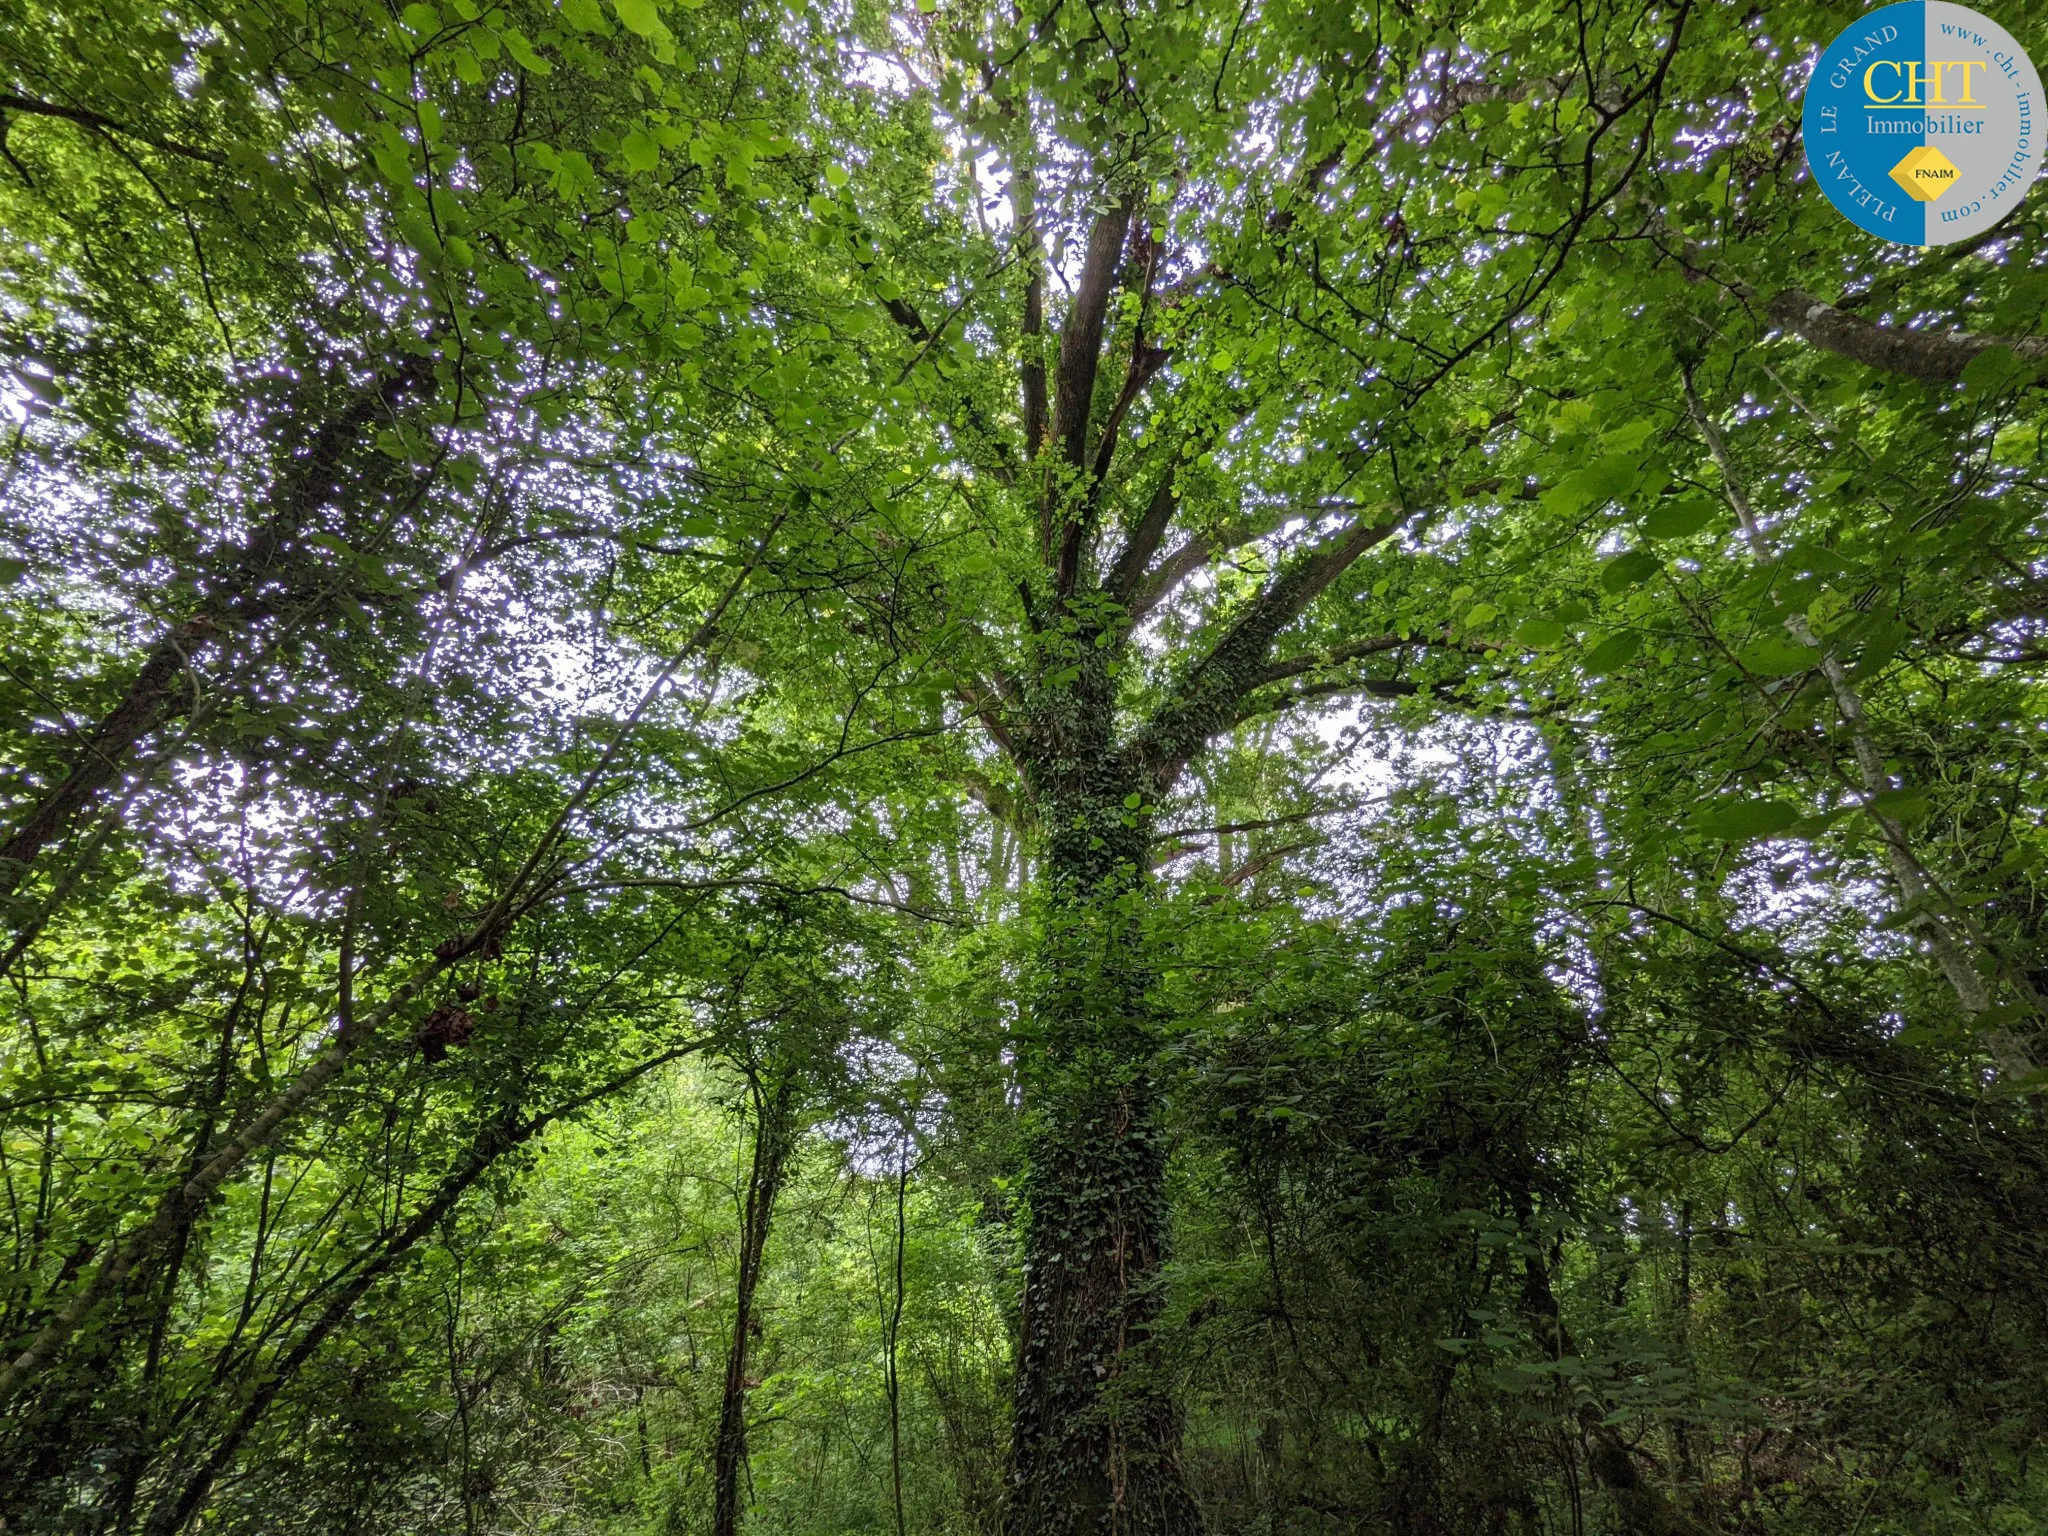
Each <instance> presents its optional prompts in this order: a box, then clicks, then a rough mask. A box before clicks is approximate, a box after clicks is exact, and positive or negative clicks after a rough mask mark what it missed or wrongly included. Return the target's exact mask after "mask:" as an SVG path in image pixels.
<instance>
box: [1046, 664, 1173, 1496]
mask: <svg viewBox="0 0 2048 1536" xmlns="http://www.w3.org/2000/svg"><path fill="white" fill-rule="evenodd" d="M1084 691H1085V690H1084ZM1077 702H1078V703H1079V705H1080V707H1081V708H1082V709H1083V710H1084V711H1087V704H1086V700H1085V699H1083V700H1080V701H1077ZM1087 713H1089V714H1094V713H1095V712H1094V711H1087ZM1099 718H1101V719H1102V721H1103V735H1104V736H1105V737H1106V735H1107V725H1106V719H1107V712H1106V710H1105V711H1103V712H1102V715H1101V716H1100V717H1099ZM1040 739H1041V740H1043V739H1044V735H1043V733H1041V736H1040ZM1038 776H1039V778H1040V781H1041V782H1040V786H1039V789H1040V793H1039V797H1038V798H1039V804H1040V809H1041V826H1042V827H1043V828H1044V829H1045V830H1044V846H1043V861H1042V868H1043V869H1044V871H1045V873H1044V876H1043V879H1042V884H1041V889H1040V892H1039V898H1038V899H1039V902H1040V908H1041V910H1040V915H1039V921H1040V924H1041V932H1040V935H1039V940H1038V950H1039V953H1038V958H1037V969H1038V976H1037V978H1036V987H1035V995H1034V997H1033V999H1032V1007H1031V1010H1030V1022H1029V1026H1028V1028H1027V1031H1026V1033H1025V1038H1023V1039H1022V1040H1020V1042H1019V1051H1018V1065H1019V1070H1020V1074H1021V1076H1022V1078H1023V1082H1024V1092H1025V1113H1026V1118H1027V1128H1028V1129H1027V1136H1028V1150H1029V1157H1030V1163H1029V1168H1028V1170H1027V1173H1026V1177H1025V1183H1024V1191H1025V1196H1026V1203H1027V1205H1028V1207H1029V1224H1028V1226H1027V1228H1026V1232H1025V1278H1024V1298H1023V1313H1022V1330H1021V1335H1020V1338H1019V1343H1018V1354H1017V1379H1016V1398H1015V1405H1014V1420H1013V1429H1012V1441H1011V1453H1010V1454H1011V1463H1010V1480H1011V1486H1010V1517H1009V1522H1008V1525H1007V1531H1008V1536H1096V1533H1103V1532H1113V1533H1117V1536H1126V1533H1128V1536H1193V1533H1196V1532H1199V1531H1200V1530H1201V1517H1200V1514H1199V1511H1198V1510H1197V1508H1196V1506H1195V1502H1194V1499H1193V1497H1192V1496H1191V1495H1190V1494H1189V1492H1188V1490H1187V1486H1186V1482H1185V1479H1184V1476H1183V1474H1182V1469H1181V1462H1180V1445H1181V1417H1180V1413H1179V1410H1178V1408H1177V1406H1176V1404H1175V1401H1174V1397H1173V1393H1172V1391H1171V1387H1170V1383H1169V1382H1168V1381H1167V1380H1166V1379H1165V1374H1164V1371H1163V1370H1162V1367H1161V1362H1160V1360H1159V1358H1158V1354H1157V1349H1156V1345H1155V1343H1154V1341H1153V1337H1152V1327H1153V1324H1154V1321H1155V1320H1156V1318H1157V1316H1158V1313H1159V1307H1160V1301H1161V1284H1160V1282H1161V1270H1162V1266H1163V1265H1164V1262H1165V1259H1166V1255H1167V1246H1168V1219H1167V1201H1166V1151H1165V1147H1164V1145H1163V1142H1162V1139H1161V1135H1160V1129H1159V1124H1158V1113H1157V1104H1156V1102H1155V1098H1154V1093H1153V1087H1152V1079H1151V1070H1150V1066H1151V1058H1152V1054H1153V1051H1154V1049H1155V1047H1156V1038H1155V1036H1156V1031H1155V1028H1154V1024H1153V1020H1152V1017H1151V1011H1150V1004H1149V1002H1148V994H1149V992H1150V987H1151V981H1152V976H1151V971H1150V967H1149V964H1148V962H1147V960H1146V957H1145V953H1144V946H1143V934H1142V930H1141V923H1140V914H1141V909H1142V903H1143V901H1144V899H1145V895H1146V889H1145V888H1146V886H1147V884H1148V873H1147V872H1148V871H1149V868H1150V863H1151V858H1150V855H1151V846H1150V845H1151V829H1150V826H1149V818H1148V815H1147V813H1146V812H1145V811H1144V810H1143V809H1142V808H1137V809H1134V808H1133V807H1132V806H1131V805H1130V804H1129V803H1128V799H1127V797H1129V796H1132V795H1135V794H1136V793H1137V792H1138V788H1139V782H1140V780H1139V774H1138V771H1137V770H1136V768H1135V766H1134V765H1132V764H1131V763H1130V762H1129V761H1128V760H1127V759H1125V758H1123V757H1121V756H1120V755H1118V754H1115V753H1113V752H1111V751H1110V750H1109V749H1108V744H1107V742H1106V740H1100V741H1096V742H1094V743H1092V750H1084V751H1082V752H1081V753H1079V754H1078V755H1076V756H1071V757H1063V758H1062V759H1061V760H1058V761H1056V762H1054V763H1052V764H1050V765H1049V766H1048V764H1047V762H1046V760H1045V759H1041V760H1040V773H1039V775H1038ZM1047 781H1050V782H1047Z"/></svg>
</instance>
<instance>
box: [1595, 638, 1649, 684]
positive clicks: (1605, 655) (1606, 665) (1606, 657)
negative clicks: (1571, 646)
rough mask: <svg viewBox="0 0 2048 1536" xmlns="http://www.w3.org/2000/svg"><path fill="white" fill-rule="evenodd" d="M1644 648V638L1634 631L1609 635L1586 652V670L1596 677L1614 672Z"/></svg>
mask: <svg viewBox="0 0 2048 1536" xmlns="http://www.w3.org/2000/svg"><path fill="white" fill-rule="evenodd" d="M1642 648H1643V637H1642V636H1641V635H1639V634H1637V633H1636V632H1635V631H1634V630H1632V629H1624V630H1622V631H1620V632H1619V633H1617V634H1612V635H1609V636H1608V637H1607V638H1606V639H1605V640H1602V641H1601V642H1600V643H1599V644H1598V645H1596V646H1594V647H1593V648H1592V649H1591V650H1590V651H1588V652H1586V659H1585V668H1586V670H1587V671H1588V672H1591V673H1593V674H1594V675H1596V676H1598V675H1599V674H1601V673H1605V672H1612V671H1613V670H1614V669H1615V668H1617V667H1619V666H1621V665H1622V664H1623V663H1624V662H1626V661H1628V660H1629V659H1631V658H1632V657H1633V656H1634V655H1635V654H1636V652H1637V651H1640V650H1641V649H1642Z"/></svg>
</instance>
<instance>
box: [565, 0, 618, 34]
mask: <svg viewBox="0 0 2048 1536" xmlns="http://www.w3.org/2000/svg"><path fill="white" fill-rule="evenodd" d="M562 18H563V19H564V20H565V21H567V22H568V23H569V25H570V26H572V27H574V28H575V29H576V30H577V31H579V32H595V33H597V34H598V35H599V36H600V37H610V36H611V35H612V24H611V23H610V22H608V21H606V20H605V19H604V11H603V9H602V8H601V7H600V6H599V5H598V3H597V0H562Z"/></svg>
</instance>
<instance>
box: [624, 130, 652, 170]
mask: <svg viewBox="0 0 2048 1536" xmlns="http://www.w3.org/2000/svg"><path fill="white" fill-rule="evenodd" d="M619 152H620V154H621V155H623V156H624V158H625V161H626V169H627V170H629V171H634V172H638V173H642V174H644V173H646V172H649V171H652V170H654V169H655V168H656V167H658V166H659V165H660V164H661V146H660V145H659V144H657V143H655V142H654V139H653V138H652V136H651V135H649V134H648V133H647V132H646V131H645V130H644V129H640V128H635V129H634V130H633V131H632V132H631V133H629V134H627V135H626V141H625V143H623V144H622V145H620V146H619Z"/></svg>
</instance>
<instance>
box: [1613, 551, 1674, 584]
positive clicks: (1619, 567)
mask: <svg viewBox="0 0 2048 1536" xmlns="http://www.w3.org/2000/svg"><path fill="white" fill-rule="evenodd" d="M1663 569H1664V562H1663V561H1661V560H1659V559H1658V558H1657V557H1656V556H1655V555H1653V554H1651V553H1650V552H1649V551H1648V550H1647V549H1632V550H1629V551H1628V552H1627V553H1626V554H1620V555H1616V556H1615V557H1614V558H1613V559H1612V560H1610V561H1608V562H1607V564H1605V565H1604V566H1602V567H1601V568H1600V585H1601V586H1602V587H1603V588H1604V589H1606V590H1607V591H1609V592H1626V591H1627V590H1628V589H1629V588H1630V587H1639V586H1641V585H1642V584H1643V583H1644V582H1646V581H1648V580H1649V579H1650V578H1651V577H1652V576H1654V575H1656V574H1657V573H1658V572H1659V571H1661V570H1663Z"/></svg>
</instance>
